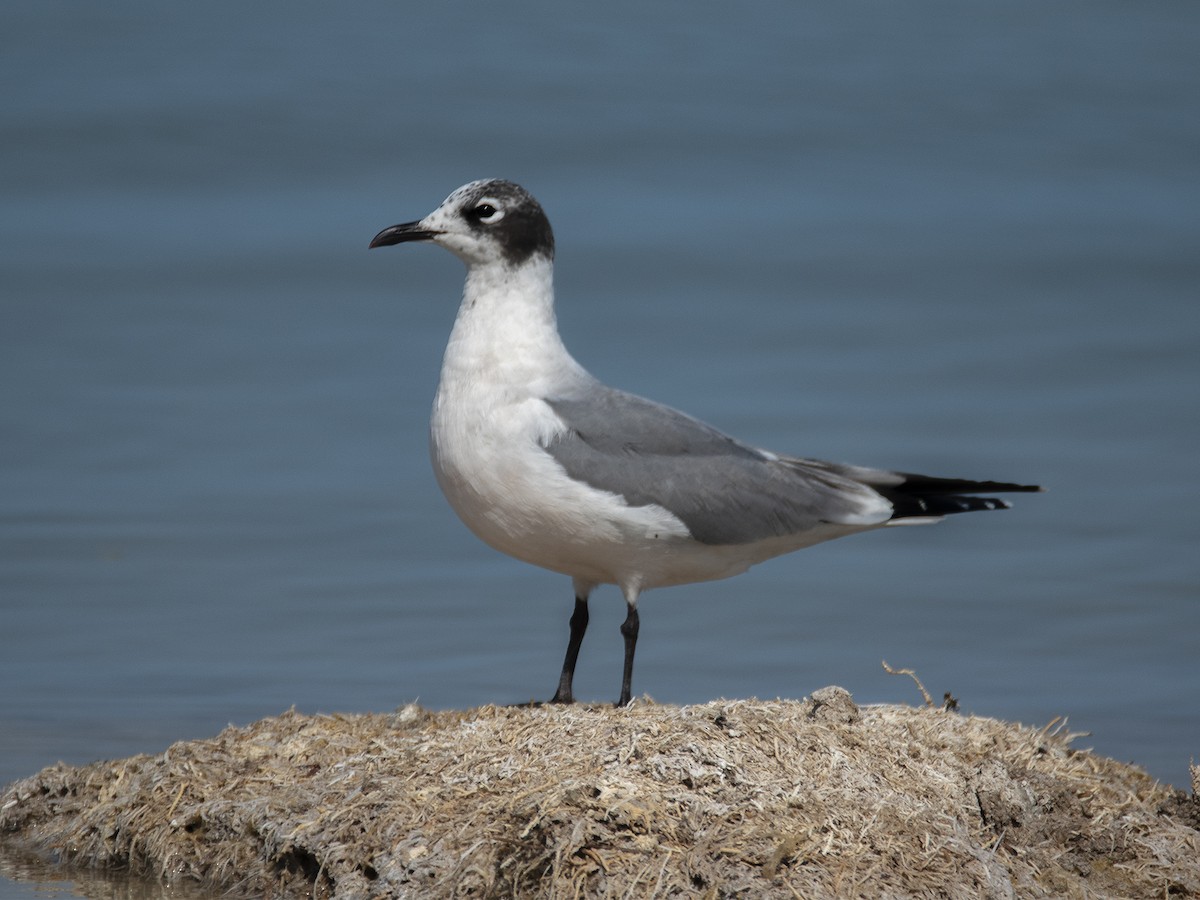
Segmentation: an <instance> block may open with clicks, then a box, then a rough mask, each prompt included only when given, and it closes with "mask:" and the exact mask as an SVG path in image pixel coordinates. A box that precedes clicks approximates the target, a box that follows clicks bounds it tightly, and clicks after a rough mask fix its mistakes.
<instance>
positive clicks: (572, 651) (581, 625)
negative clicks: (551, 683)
mask: <svg viewBox="0 0 1200 900" xmlns="http://www.w3.org/2000/svg"><path fill="white" fill-rule="evenodd" d="M587 627H588V605H587V598H586V597H578V596H577V597H576V598H575V612H573V613H571V637H570V640H568V641H567V656H566V659H564V660H563V668H562V675H560V676H559V678H558V690H557V691H555V692H554V697H553V698H551V700H550V702H551V703H574V702H575V695H574V694H573V693H572V692H571V681H572V680H573V679H574V678H575V662H576V660H578V659H579V647H580V645H581V644H582V643H583V633H584V632H585V631H587Z"/></svg>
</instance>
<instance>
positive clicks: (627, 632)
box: [617, 603, 639, 706]
mask: <svg viewBox="0 0 1200 900" xmlns="http://www.w3.org/2000/svg"><path fill="white" fill-rule="evenodd" d="M638 625H639V621H638V611H637V607H636V606H634V605H633V604H632V603H630V604H629V614H628V615H627V616H625V621H624V622H622V623H621V636H622V637H623V638H625V668H624V669H623V670H622V672H621V699H619V700H618V701H617V706H628V705H629V700H630V689H631V687H632V683H633V651H634V649H635V648H636V647H637V636H638Z"/></svg>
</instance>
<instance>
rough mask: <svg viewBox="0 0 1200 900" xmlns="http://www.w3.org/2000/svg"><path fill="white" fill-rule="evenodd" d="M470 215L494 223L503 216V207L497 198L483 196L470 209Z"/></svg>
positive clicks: (490, 223)
mask: <svg viewBox="0 0 1200 900" xmlns="http://www.w3.org/2000/svg"><path fill="white" fill-rule="evenodd" d="M471 215H472V216H473V217H474V218H475V219H477V220H479V221H480V222H486V223H488V224H489V225H494V224H495V223H496V222H499V221H500V220H501V219H503V218H504V209H503V207H501V205H500V201H499V200H495V199H493V198H491V197H483V198H481V199H480V201H479V202H478V203H476V204H475V206H474V207H473V208H472V209H471Z"/></svg>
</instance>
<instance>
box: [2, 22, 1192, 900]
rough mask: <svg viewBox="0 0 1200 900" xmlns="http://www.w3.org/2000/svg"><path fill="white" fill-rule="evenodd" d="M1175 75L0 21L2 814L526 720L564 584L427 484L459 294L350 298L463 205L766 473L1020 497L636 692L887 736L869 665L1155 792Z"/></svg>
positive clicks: (752, 618)
mask: <svg viewBox="0 0 1200 900" xmlns="http://www.w3.org/2000/svg"><path fill="white" fill-rule="evenodd" d="M1198 26H1200V7H1197V6H1195V5H1193V4H1180V3H1165V2H1163V3H1158V2H1147V3H1139V4H1117V3H1103V2H1099V3H1086V4H1084V3H1070V2H1068V3H1061V4H1043V3H1039V2H1032V0H1028V2H1017V3H1009V4H1003V5H983V4H959V3H949V2H947V3H935V2H921V3H910V4H902V5H891V4H863V3H856V2H848V3H838V4H828V5H820V6H817V5H812V6H809V5H801V4H795V3H783V2H763V3H756V4H752V5H748V6H747V5H743V6H738V7H722V6H717V5H697V4H675V3H670V4H658V5H653V6H649V7H648V6H647V5H644V4H635V3H616V4H611V3H610V4H604V5H602V6H598V7H595V6H594V7H586V8H579V9H571V10H570V11H569V12H565V11H564V10H563V8H562V7H560V6H558V5H555V4H550V3H539V4H525V5H522V6H520V7H519V8H512V7H507V6H497V5H490V4H489V5H474V4H465V3H456V2H450V3H441V4H421V5H415V4H414V5H408V4H395V3H392V4H384V3H363V4H355V5H353V6H337V7H335V6H333V5H329V6H324V5H319V4H312V3H287V4H284V3H261V4H253V5H242V4H225V3H209V4H191V5H186V6H184V5H178V4H166V5H164V4H150V3H126V4H121V5H119V6H118V5H109V4H104V5H97V4H68V3H62V2H46V0H39V2H9V3H7V4H5V7H4V11H3V12H2V13H0V34H2V36H0V46H2V47H3V52H2V53H0V75H2V78H3V84H4V85H5V87H4V89H3V94H2V95H0V96H2V100H0V129H2V131H0V133H2V135H3V141H0V196H2V202H0V279H2V285H0V304H2V307H0V308H2V313H3V314H2V318H0V391H2V395H0V399H2V403H0V417H2V418H0V435H2V440H0V454H2V457H0V458H2V473H0V478H2V482H0V492H2V493H0V683H2V684H3V690H2V691H0V783H6V782H8V781H11V780H13V779H16V778H19V777H23V776H25V775H29V774H32V773H33V772H36V771H37V770H38V769H39V768H41V767H42V766H45V765H48V764H51V763H53V762H55V761H57V760H64V761H66V762H69V763H86V762H89V761H92V760H95V759H101V758H112V757H122V756H127V755H131V754H134V753H142V752H146V753H155V752H160V751H161V750H163V749H164V748H165V747H166V746H167V745H168V744H170V743H171V742H173V741H176V740H182V739H189V738H199V737H205V736H210V735H212V734H214V733H215V732H216V731H218V730H219V729H221V728H222V727H224V726H225V725H226V724H228V723H237V724H244V723H248V722H250V721H253V720H255V719H257V718H260V717H263V716H270V715H274V714H277V713H279V712H281V711H282V710H285V709H287V708H288V707H291V706H295V707H297V708H298V709H300V710H302V711H305V712H315V711H327V712H331V711H340V712H354V711H367V710H376V711H378V710H388V709H391V708H393V707H395V706H397V705H399V704H402V703H405V702H407V701H410V700H414V699H416V700H419V701H420V702H421V703H423V704H425V705H427V706H430V707H435V708H444V707H468V706H473V705H477V704H482V703H510V702H514V701H523V700H527V699H529V698H531V697H541V698H545V697H547V696H549V695H550V693H552V691H553V688H554V683H555V680H556V677H557V671H558V667H559V666H560V664H561V660H562V652H563V648H564V646H565V641H566V629H567V617H568V615H569V613H570V610H571V593H570V585H569V583H568V582H567V580H566V579H565V578H563V577H561V576H557V575H554V574H552V573H548V572H542V571H540V570H536V569H533V568H531V567H528V566H525V565H523V564H521V563H518V562H515V561H512V560H509V559H507V558H505V557H502V556H499V555H498V554H496V553H495V552H493V551H491V550H490V549H488V548H487V547H485V546H483V545H482V544H480V543H479V542H478V541H477V540H476V539H475V538H474V537H472V536H471V535H470V534H469V533H468V532H467V531H466V529H465V528H464V527H463V526H462V525H461V524H460V523H459V522H458V521H457V520H456V519H455V518H454V515H453V513H452V512H451V511H450V509H449V508H448V507H447V505H446V504H445V502H444V501H443V500H442V498H441V496H440V494H439V493H438V491H437V488H436V486H435V484H434V481H433V477H432V474H431V472H430V468H429V464H428V459H427V453H426V432H425V429H426V421H427V416H428V408H429V403H430V400H431V398H432V395H433V390H434V387H435V384H436V379H437V371H438V366H439V361H440V356H441V351H442V348H443V346H444V344H445V340H446V337H447V334H448V332H449V328H450V325H451V322H452V321H453V317H454V312H455V307H456V303H457V299H458V295H459V291H460V288H461V279H462V267H461V265H460V264H459V263H458V262H457V261H456V260H455V259H453V258H452V257H451V256H450V255H449V254H446V253H444V252H442V251H439V250H437V249H436V248H428V247H402V248H392V249H389V250H379V251H372V252H369V253H368V252H367V249H366V246H367V242H368V241H369V240H370V238H371V237H372V235H374V234H375V232H376V231H378V230H379V229H380V228H382V227H384V226H386V225H390V224H393V223H395V222H399V221H405V220H408V219H414V218H418V217H420V216H421V215H424V214H425V213H426V212H428V211H429V210H431V209H432V208H433V207H434V206H435V205H436V204H437V203H439V202H440V201H441V199H442V198H443V197H444V196H445V195H446V194H447V193H449V192H450V190H452V189H453V188H455V187H457V186H458V185H459V184H461V183H463V182H465V181H468V180H471V179H473V178H478V177H484V176H493V175H495V176H502V177H507V178H512V179H514V180H517V181H520V182H521V183H523V184H524V185H525V186H526V187H528V188H529V189H530V190H531V191H532V192H533V193H534V194H535V195H536V196H537V197H538V198H539V199H540V200H541V201H542V203H543V205H544V206H545V208H546V209H547V211H548V213H549V215H550V218H551V221H552V222H553V224H554V226H555V229H556V233H557V238H558V251H559V253H558V259H559V264H558V277H557V284H558V292H559V319H560V325H561V328H562V331H563V333H564V336H565V339H566V341H567V344H568V346H569V347H571V348H572V349H573V350H574V352H575V354H576V356H577V357H578V358H579V359H580V360H581V361H582V362H583V363H584V364H585V365H586V366H588V367H589V368H590V369H591V370H592V371H593V372H594V373H595V374H596V375H598V376H599V377H601V378H603V379H604V380H606V381H609V382H610V383H613V384H616V385H619V386H621V387H624V388H626V389H629V390H633V391H635V392H637V393H642V394H646V395H649V396H652V397H654V398H655V399H658V400H662V401H664V402H668V403H671V404H672V405H675V406H678V407H680V408H683V409H685V410H687V411H689V412H691V413H693V414H695V415H698V416H700V417H702V418H704V419H706V420H708V421H710V422H712V423H714V424H716V425H718V426H720V427H722V428H724V429H726V430H729V431H731V432H732V433H734V434H736V435H738V436H739V437H741V438H743V439H744V440H747V441H749V442H752V443H755V444H758V445H760V446H765V447H769V448H771V449H775V450H778V451H781V452H790V453H796V454H800V455H806V456H815V457H822V458H828V459H835V460H842V461H851V462H857V463H861V464H866V465H880V466H888V467H895V468H900V469H908V470H915V471H925V472H930V473H933V474H942V475H958V476H964V477H982V478H998V479H1005V480H1009V479H1011V480H1017V481H1031V482H1039V483H1042V484H1045V485H1047V486H1048V487H1049V488H1050V491H1049V492H1048V493H1046V494H1044V495H1034V496H1018V497H1017V498H1016V507H1015V508H1014V509H1013V510H1012V511H1011V512H1006V513H996V514H988V515H983V514H980V515H977V516H969V517H961V518H958V519H955V520H952V521H948V522H946V523H944V524H942V525H940V526H937V527H932V528H910V529H893V530H890V531H888V532H887V533H876V534H870V535H865V536H861V537H856V538H851V539H849V540H846V541H842V542H837V543H834V544H829V545H823V546H820V547H817V548H813V549H811V550H807V551H804V552H802V553H798V554H795V555H793V556H791V557H788V558H785V559H780V560H776V561H773V562H770V563H767V564H764V565H762V566H760V567H758V568H756V569H754V570H753V571H752V572H750V573H749V574H747V575H744V576H741V577H739V578H737V579H735V580H731V581H727V582H718V583H712V584H706V585H695V586H689V587H683V588H674V589H669V590H663V591H658V592H652V593H650V594H648V595H646V596H645V597H644V598H643V601H642V603H641V610H642V636H641V642H640V645H639V648H638V654H639V658H638V666H637V671H636V673H635V683H634V687H635V691H636V692H639V693H642V692H644V693H647V694H649V695H651V696H653V697H654V698H655V699H656V700H658V701H660V702H669V703H691V702H703V701H706V700H709V699H712V698H715V697H745V696H759V697H776V696H785V697H800V696H803V695H805V694H807V693H809V692H811V691H812V690H814V689H816V688H819V687H822V686H824V685H828V684H840V685H843V686H845V687H846V688H848V689H849V690H851V691H852V692H853V693H854V695H855V697H856V699H857V700H858V701H859V702H863V703H868V702H900V703H918V702H920V697H919V695H918V694H917V693H916V691H915V690H914V688H913V686H912V684H911V682H910V681H909V680H908V679H903V678H900V679H898V678H894V677H891V676H888V675H887V674H885V673H884V672H883V670H882V668H881V666H880V661H881V660H883V659H886V660H887V661H888V662H889V663H890V664H892V665H893V666H897V667H899V666H907V667H911V668H913V669H915V670H916V671H917V672H918V674H919V675H920V676H921V678H922V680H923V681H924V683H925V684H926V686H927V687H928V688H929V689H930V691H931V692H933V693H934V694H935V695H936V696H937V697H939V698H940V697H941V695H942V693H943V692H944V691H951V692H952V693H953V694H954V695H955V696H956V697H958V698H959V700H960V703H961V705H962V708H963V709H964V710H965V711H967V712H970V713H976V714H980V715H986V716H995V717H999V718H1004V719H1011V720H1017V721H1022V722H1026V723H1029V724H1033V725H1044V724H1046V723H1048V722H1050V721H1051V720H1053V719H1054V718H1055V717H1059V716H1066V717H1069V727H1070V730H1072V731H1077V732H1088V733H1090V735H1091V736H1090V737H1084V738H1080V739H1079V741H1078V742H1077V743H1078V745H1079V746H1086V747H1093V748H1095V749H1096V750H1097V751H1098V752H1100V753H1104V754H1106V755H1111V756H1114V757H1117V758H1119V759H1123V760H1130V761H1133V762H1135V763H1137V764H1139V765H1141V766H1143V767H1144V768H1146V769H1147V771H1149V772H1150V773H1151V774H1152V775H1154V776H1155V777H1157V778H1159V779H1161V780H1163V781H1166V782H1171V783H1174V784H1176V785H1178V786H1185V785H1186V784H1187V764H1188V761H1189V759H1191V758H1193V757H1194V756H1196V755H1198V754H1200V719H1198V703H1197V697H1198V695H1200V664H1198V662H1197V659H1198V653H1197V651H1198V649H1200V647H1198V644H1200V637H1198V636H1200V596H1198V594H1200V552H1198V551H1197V547H1198V543H1200V542H1198V538H1200V518H1198V516H1197V499H1198V490H1197V479H1196V474H1195V473H1196V454H1197V449H1196V448H1197V446H1198V445H1200V415H1198V413H1200V303H1198V302H1197V301H1198V300H1200V212H1198V210H1200V63H1198V62H1197V54H1196V49H1195V48H1196V44H1197V42H1196V38H1197V30H1198ZM592 607H593V618H592V630H591V631H590V633H589V635H588V640H587V643H586V644H585V646H584V651H583V657H582V659H581V662H580V668H579V672H578V676H577V679H576V687H577V693H578V695H579V696H580V697H581V698H582V699H585V700H611V699H613V698H615V696H616V694H617V689H618V686H619V668H620V653H621V641H620V638H619V635H618V633H617V627H618V625H619V623H620V620H621V618H622V617H623V614H624V610H623V604H622V603H621V602H620V600H619V594H618V593H617V592H616V590H615V589H612V588H605V589H602V590H601V591H600V592H598V594H597V595H596V598H595V600H594V601H593V603H592ZM10 874H12V872H11V871H10ZM18 874H20V873H18ZM21 877H25V875H21ZM51 889H52V888H51V887H49V886H45V885H43V886H41V887H40V888H39V889H38V893H37V896H46V893H45V891H48V890H51ZM80 889H81V890H85V891H86V890H91V891H92V892H93V893H92V894H91V895H92V896H101V895H103V891H104V890H105V888H103V887H96V886H95V885H92V886H91V887H90V888H88V887H87V886H86V885H85V886H84V887H82V888H80ZM34 890H35V888H34V887H31V886H29V885H28V884H25V883H23V882H22V883H18V882H13V881H0V895H2V896H5V897H7V896H13V897H19V896H33V893H30V892H32V891H34ZM64 890H65V889H64ZM23 891H24V892H26V893H22V892H23Z"/></svg>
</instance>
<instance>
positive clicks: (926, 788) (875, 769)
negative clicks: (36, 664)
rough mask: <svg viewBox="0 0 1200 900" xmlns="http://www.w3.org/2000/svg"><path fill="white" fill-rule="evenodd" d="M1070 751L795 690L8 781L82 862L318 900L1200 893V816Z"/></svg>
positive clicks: (423, 725)
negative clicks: (794, 697) (778, 695)
mask: <svg viewBox="0 0 1200 900" xmlns="http://www.w3.org/2000/svg"><path fill="white" fill-rule="evenodd" d="M1068 741H1069V736H1066V735H1064V734H1062V733H1061V730H1060V731H1058V732H1055V731H1052V730H1050V729H1043V730H1040V731H1037V730H1032V729H1028V728H1023V727H1020V726H1014V725H1009V724H1005V723H1002V722H997V721H994V720H990V719H983V718H975V717H963V716H960V715H957V714H955V713H953V712H945V711H941V710H934V709H928V708H926V709H911V708H905V707H894V706H887V707H869V708H864V709H862V710H861V711H860V710H859V709H858V708H857V707H856V706H855V705H854V703H853V701H852V700H851V698H850V696H849V694H847V693H846V692H845V691H843V690H842V689H840V688H826V689H824V690H823V691H818V692H816V693H815V694H814V695H813V698H812V699H809V700H805V701H782V700H781V701H775V702H761V701H756V700H754V701H716V702H713V703H708V704H705V705H702V706H687V707H674V706H658V705H655V704H653V703H649V702H639V703H635V704H634V705H633V706H631V707H629V708H626V709H620V710H617V709H613V708H611V707H588V706H578V705H577V706H568V707H561V706H543V707H535V708H497V707H483V708H480V709H473V710H469V711H466V712H443V713H432V712H428V711H425V710H422V709H420V708H418V707H416V706H410V707H406V708H404V709H402V710H400V711H398V712H397V713H395V714H392V715H360V716H302V715H297V714H294V713H288V714H285V715H282V716H279V717H277V718H272V719H265V720H263V721H261V722H257V723H255V724H253V725H250V726H249V727H246V728H229V729H226V730H225V731H224V732H222V733H221V734H219V735H218V736H217V737H215V738H213V739H211V740H203V741H188V742H183V743H179V744H176V745H174V746H172V747H171V748H170V749H168V750H167V751H166V752H165V753H163V754H161V755H160V756H154V757H151V756H138V757H133V758H131V759H126V760H120V761H117V762H102V763H95V764H92V765H90V766H84V767H81V768H72V767H68V766H63V765H58V766H53V767H50V768H48V769H45V770H44V771H42V772H41V773H39V774H37V775H35V776H33V777H32V778H28V779H26V780H24V781H21V782H18V783H16V784H14V785H11V786H9V788H7V790H6V791H5V793H4V795H3V797H2V798H0V834H3V835H5V836H6V837H5V840H6V842H9V843H10V844H11V843H12V842H13V841H20V842H22V843H23V844H24V845H25V846H30V845H34V846H38V847H40V848H42V849H43V850H52V851H54V852H56V853H57V854H58V855H59V856H60V857H61V858H62V859H63V860H64V861H66V862H69V863H72V864H75V865H86V866H109V867H111V866H122V867H125V866H128V867H132V868H133V869H134V870H136V871H140V872H144V873H146V874H148V875H152V876H156V877H161V878H167V879H180V878H195V879H200V880H202V881H206V882H209V883H212V884H215V885H220V886H221V887H222V888H225V889H230V888H232V889H233V891H234V892H235V893H237V894H253V895H256V896H262V895H264V894H265V895H275V894H277V895H282V896H292V895H298V896H306V895H309V894H310V893H311V894H312V895H313V896H317V897H335V898H339V900H348V898H384V897H422V898H426V897H460V896H465V897H476V898H479V897H513V896H517V897H584V896H622V897H660V896H662V897H669V896H686V897H731V896H739V897H797V896H799V897H808V898H813V897H834V896H836V897H855V896H871V897H880V896H886V897H908V896H938V897H971V898H977V897H1085V896H1086V897H1097V898H1098V897H1122V898H1131V897H1165V896H1170V895H1175V896H1200V833H1198V832H1197V830H1196V829H1197V828H1198V827H1200V805H1198V804H1197V801H1196V800H1195V798H1194V797H1187V796H1186V795H1183V794H1179V793H1173V792H1171V791H1170V790H1168V789H1164V788H1161V787H1159V786H1158V785H1157V784H1156V783H1155V782H1153V781H1152V780H1151V779H1150V778H1149V777H1148V776H1146V775H1145V774H1144V773H1142V772H1140V771H1139V770H1137V769H1134V768H1131V767H1128V766H1125V765H1122V764H1120V763H1117V762H1114V761H1112V760H1108V759H1103V758H1099V757H1096V756H1093V755H1091V754H1089V753H1087V752H1080V751H1075V750H1072V749H1071V748H1070V747H1069V746H1068Z"/></svg>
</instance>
